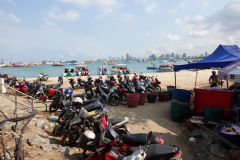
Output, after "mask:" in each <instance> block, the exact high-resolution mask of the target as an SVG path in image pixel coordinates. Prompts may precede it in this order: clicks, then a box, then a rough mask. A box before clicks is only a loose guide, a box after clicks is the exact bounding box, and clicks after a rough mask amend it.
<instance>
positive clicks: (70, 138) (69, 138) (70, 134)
mask: <svg viewBox="0 0 240 160" xmlns="http://www.w3.org/2000/svg"><path fill="white" fill-rule="evenodd" d="M79 137H80V133H79V131H78V130H77V129H70V130H68V131H67V132H65V133H64V135H63V138H62V145H63V146H65V145H67V146H69V145H72V144H74V143H75V142H76V141H77V140H78V138H79Z"/></svg>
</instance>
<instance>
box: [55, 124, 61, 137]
mask: <svg viewBox="0 0 240 160" xmlns="http://www.w3.org/2000/svg"><path fill="white" fill-rule="evenodd" d="M63 132H64V131H63V126H62V125H60V124H57V125H56V126H55V127H54V129H53V132H52V134H53V136H57V137H60V136H62V135H63Z"/></svg>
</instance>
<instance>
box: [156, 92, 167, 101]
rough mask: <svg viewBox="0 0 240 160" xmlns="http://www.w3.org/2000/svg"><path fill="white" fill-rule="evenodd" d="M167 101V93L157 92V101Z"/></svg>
mask: <svg viewBox="0 0 240 160" xmlns="http://www.w3.org/2000/svg"><path fill="white" fill-rule="evenodd" d="M167 99H168V91H163V92H158V100H159V101H162V102H164V101H166V100H167Z"/></svg>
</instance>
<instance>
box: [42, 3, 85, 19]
mask: <svg viewBox="0 0 240 160" xmlns="http://www.w3.org/2000/svg"><path fill="white" fill-rule="evenodd" d="M44 14H45V15H46V16H47V17H48V18H50V19H55V20H69V21H76V20H78V19H79V18H80V17H81V16H80V13H79V12H78V11H75V10H69V11H66V12H63V11H61V9H59V8H58V7H56V6H53V7H51V8H50V11H47V12H44Z"/></svg>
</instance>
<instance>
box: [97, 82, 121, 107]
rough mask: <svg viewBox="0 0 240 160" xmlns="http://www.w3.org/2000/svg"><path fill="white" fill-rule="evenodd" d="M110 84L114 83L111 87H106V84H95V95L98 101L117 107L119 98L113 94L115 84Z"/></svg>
mask: <svg viewBox="0 0 240 160" xmlns="http://www.w3.org/2000/svg"><path fill="white" fill-rule="evenodd" d="M110 83H114V84H112V87H108V86H107V84H106V83H100V84H96V85H97V87H96V90H95V93H96V95H97V97H99V98H100V99H103V100H106V101H108V102H109V104H110V105H111V106H117V105H118V104H119V96H118V95H117V93H116V92H115V88H114V85H115V82H113V81H112V82H110Z"/></svg>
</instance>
